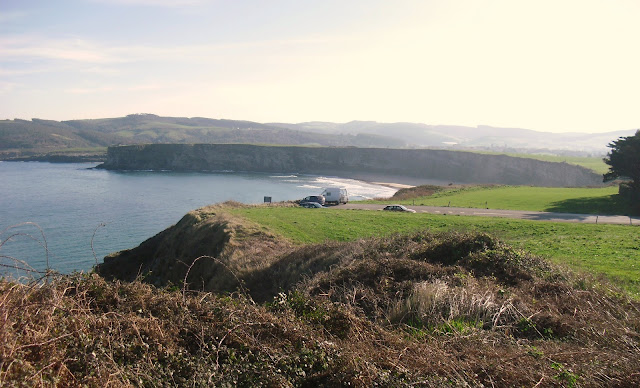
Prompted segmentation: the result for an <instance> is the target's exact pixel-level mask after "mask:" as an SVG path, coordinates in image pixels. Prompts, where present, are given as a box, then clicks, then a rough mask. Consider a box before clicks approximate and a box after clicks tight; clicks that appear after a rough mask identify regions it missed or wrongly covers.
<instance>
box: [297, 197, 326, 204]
mask: <svg viewBox="0 0 640 388" xmlns="http://www.w3.org/2000/svg"><path fill="white" fill-rule="evenodd" d="M303 203H319V204H320V205H324V196H322V195H310V196H308V197H304V198H302V199H301V200H300V205H302V204H303Z"/></svg>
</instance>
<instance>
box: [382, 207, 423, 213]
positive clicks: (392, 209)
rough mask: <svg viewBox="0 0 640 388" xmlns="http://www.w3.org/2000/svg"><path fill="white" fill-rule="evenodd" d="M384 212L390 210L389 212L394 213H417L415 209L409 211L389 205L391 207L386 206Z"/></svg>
mask: <svg viewBox="0 0 640 388" xmlns="http://www.w3.org/2000/svg"><path fill="white" fill-rule="evenodd" d="M382 210H388V211H392V212H408V213H415V212H416V211H415V210H413V209H408V208H406V207H404V206H402V205H389V206H385V208H384V209H382Z"/></svg>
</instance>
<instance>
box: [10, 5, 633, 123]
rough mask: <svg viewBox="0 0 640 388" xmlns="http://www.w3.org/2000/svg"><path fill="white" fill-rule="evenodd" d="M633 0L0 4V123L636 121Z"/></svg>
mask: <svg viewBox="0 0 640 388" xmlns="http://www.w3.org/2000/svg"><path fill="white" fill-rule="evenodd" d="M638 20H640V1H637V0H597V1H596V0H535V1H534V0H527V1H525V0H394V1H389V0H386V1H383V0H322V1H311V0H0V119H13V118H21V119H31V118H41V119H51V120H71V119H90V118H107V117H121V116H125V115H127V114H132V113H153V114H157V115H161V116H179V117H208V118H225V119H236V120H250V121H258V122H263V123H266V122H289V123H298V122H306V121H330V122H349V121H352V120H371V121H379V122H419V123H425V124H433V125H439V124H448V125H466V126H476V125H491V126H496V127H507V128H526V129H533V130H538V131H546V132H588V133H597V132H608V131H617V130H629V129H634V128H640V50H638V44H639V43H638V42H639V41H640V23H638Z"/></svg>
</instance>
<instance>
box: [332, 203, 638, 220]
mask: <svg viewBox="0 0 640 388" xmlns="http://www.w3.org/2000/svg"><path fill="white" fill-rule="evenodd" d="M384 206H385V205H372V204H359V203H348V204H346V205H340V207H339V208H340V209H360V210H380V209H382V208H383V207H384ZM407 207H408V208H410V209H414V210H415V211H416V212H418V213H431V214H450V215H460V216H484V217H503V218H519V219H523V220H536V221H553V222H577V223H584V224H621V225H640V218H639V217H627V216H600V215H593V214H572V213H550V212H533V211H522V210H497V209H471V208H460V207H437V206H407Z"/></svg>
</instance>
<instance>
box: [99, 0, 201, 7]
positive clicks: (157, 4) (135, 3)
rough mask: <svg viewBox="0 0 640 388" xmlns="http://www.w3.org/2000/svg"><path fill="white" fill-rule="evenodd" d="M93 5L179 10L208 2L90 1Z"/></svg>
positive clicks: (152, 0)
mask: <svg viewBox="0 0 640 388" xmlns="http://www.w3.org/2000/svg"><path fill="white" fill-rule="evenodd" d="M88 1H89V2H91V3H103V4H108V5H124V6H147V7H166V8H178V7H185V6H194V5H200V4H204V3H206V0H88Z"/></svg>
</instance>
